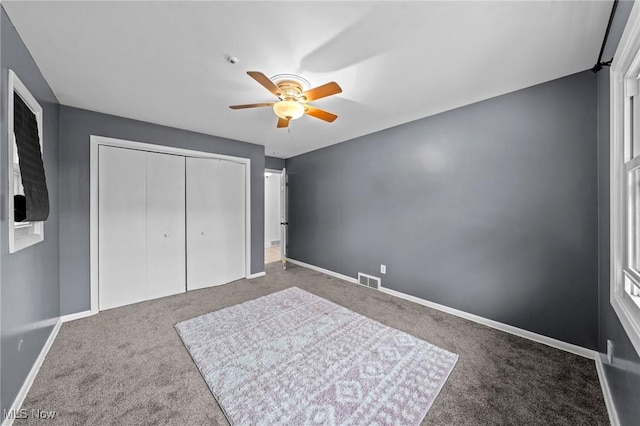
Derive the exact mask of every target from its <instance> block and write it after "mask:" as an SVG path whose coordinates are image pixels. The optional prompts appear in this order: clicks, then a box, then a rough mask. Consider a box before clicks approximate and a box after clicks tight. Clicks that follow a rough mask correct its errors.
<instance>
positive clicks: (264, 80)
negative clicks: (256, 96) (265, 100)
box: [247, 71, 282, 97]
mask: <svg viewBox="0 0 640 426" xmlns="http://www.w3.org/2000/svg"><path fill="white" fill-rule="evenodd" d="M247 74H249V75H250V76H251V77H252V78H253V79H254V80H255V81H257V82H258V83H260V84H262V85H263V86H264V87H265V88H266V89H267V90H268V91H270V92H271V93H273V94H274V95H276V96H277V97H280V96H282V93H281V92H280V89H279V88H278V86H276V85H275V84H273V81H271V80H269V77H267V76H266V75H264V74H262V73H261V72H260V71H247Z"/></svg>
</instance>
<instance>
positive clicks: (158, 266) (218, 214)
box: [98, 145, 246, 310]
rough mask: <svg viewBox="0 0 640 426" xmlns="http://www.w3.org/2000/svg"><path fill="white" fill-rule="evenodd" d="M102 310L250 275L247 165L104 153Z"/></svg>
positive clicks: (143, 153)
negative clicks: (246, 194) (248, 259)
mask: <svg viewBox="0 0 640 426" xmlns="http://www.w3.org/2000/svg"><path fill="white" fill-rule="evenodd" d="M98 155H99V157H98V164H99V167H98V168H99V170H98V294H99V309H100V310H104V309H110V308H114V307H117V306H123V305H128V304H132V303H137V302H141V301H144V300H149V299H155V298H158V297H164V296H169V295H172V294H177V293H181V292H184V291H186V290H193V289H197V288H203V287H209V286H213V285H220V284H225V283H228V282H230V281H234V280H237V279H240V278H244V277H245V215H246V206H245V200H246V198H245V191H246V189H245V179H246V178H245V167H246V166H245V164H242V163H236V162H232V161H227V160H220V159H216V158H194V157H186V156H182V155H174V154H166V153H158V152H149V151H142V150H136V149H128V148H122V147H113V146H107V145H100V146H99V153H98Z"/></svg>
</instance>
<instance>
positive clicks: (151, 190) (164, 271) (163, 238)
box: [147, 152, 186, 299]
mask: <svg viewBox="0 0 640 426" xmlns="http://www.w3.org/2000/svg"><path fill="white" fill-rule="evenodd" d="M184 173H185V158H184V157H182V156H176V155H168V154H159V153H154V152H148V153H147V298H148V299H155V298H158V297H164V296H169V295H171V294H176V293H181V292H184V291H186V270H185V212H184V209H185V186H184V183H185V174H184Z"/></svg>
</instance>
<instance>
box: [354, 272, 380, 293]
mask: <svg viewBox="0 0 640 426" xmlns="http://www.w3.org/2000/svg"><path fill="white" fill-rule="evenodd" d="M358 284H361V285H364V286H367V287H370V288H375V289H378V288H380V278H378V277H374V276H372V275H367V274H363V273H362V272H358Z"/></svg>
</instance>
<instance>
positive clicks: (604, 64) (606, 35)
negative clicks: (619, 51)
mask: <svg viewBox="0 0 640 426" xmlns="http://www.w3.org/2000/svg"><path fill="white" fill-rule="evenodd" d="M617 7H618V0H614V1H613V7H612V8H611V15H609V23H608V24H607V30H606V31H605V32H604V40H602V46H601V47H600V55H599V56H598V62H596V64H595V65H594V66H593V68H591V71H592V72H594V73H596V72H598V71H600V70H601V69H602V67H609V66H611V62H613V58H611V59H610V60H609V61H607V62H602V54H603V53H604V47H605V46H606V45H607V39H608V38H609V30H611V23H612V22H613V16H614V15H615V14H616V8H617Z"/></svg>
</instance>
